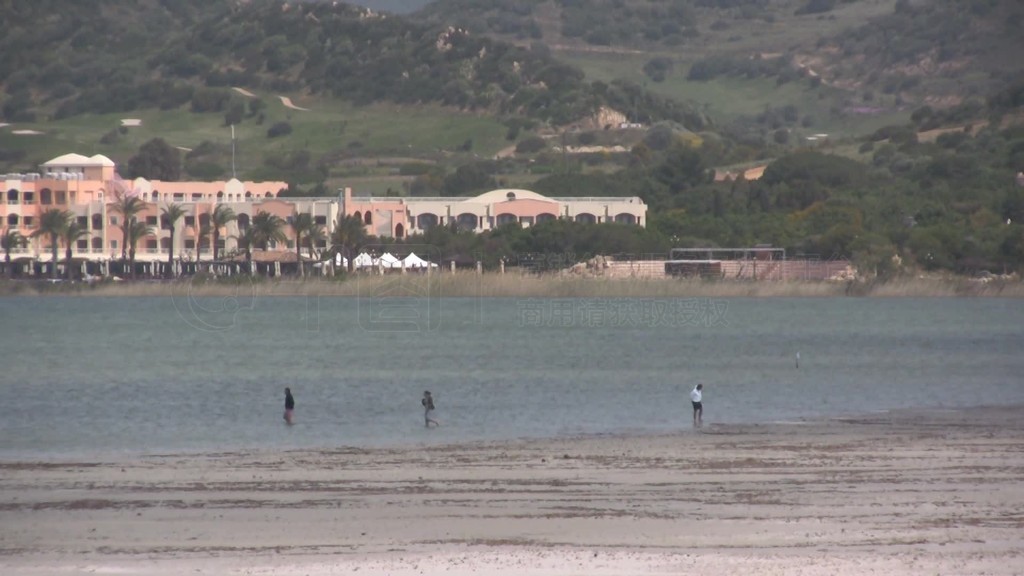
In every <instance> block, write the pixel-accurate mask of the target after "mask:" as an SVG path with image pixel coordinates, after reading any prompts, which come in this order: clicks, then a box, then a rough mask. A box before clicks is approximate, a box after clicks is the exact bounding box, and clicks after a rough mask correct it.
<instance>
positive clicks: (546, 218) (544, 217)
mask: <svg viewBox="0 0 1024 576" xmlns="http://www.w3.org/2000/svg"><path fill="white" fill-rule="evenodd" d="M556 219H557V218H556V217H555V215H554V214H551V213H549V212H542V213H540V214H537V224H540V223H541V222H550V221H552V220H556Z"/></svg>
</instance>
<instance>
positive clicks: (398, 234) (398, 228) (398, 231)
mask: <svg viewBox="0 0 1024 576" xmlns="http://www.w3.org/2000/svg"><path fill="white" fill-rule="evenodd" d="M404 237H405V226H402V224H401V223H399V224H396V225H395V238H404Z"/></svg>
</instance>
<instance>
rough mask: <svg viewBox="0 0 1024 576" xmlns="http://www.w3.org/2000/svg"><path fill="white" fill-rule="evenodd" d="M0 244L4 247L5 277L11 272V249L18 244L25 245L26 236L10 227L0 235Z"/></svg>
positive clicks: (10, 274) (26, 243) (26, 241)
mask: <svg viewBox="0 0 1024 576" xmlns="http://www.w3.org/2000/svg"><path fill="white" fill-rule="evenodd" d="M0 245H2V246H3V249H4V262H5V264H6V266H5V269H6V271H7V278H10V277H11V276H12V274H13V271H12V270H11V250H13V249H15V248H17V247H18V246H27V245H28V238H25V237H24V236H22V235H21V232H18V231H17V230H11V229H10V228H6V229H4V233H3V235H0Z"/></svg>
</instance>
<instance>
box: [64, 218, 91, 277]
mask: <svg viewBox="0 0 1024 576" xmlns="http://www.w3.org/2000/svg"><path fill="white" fill-rule="evenodd" d="M88 234H89V230H88V229H87V228H86V227H85V226H82V225H81V224H79V223H78V221H77V220H73V219H68V223H67V226H65V227H64V229H63V230H62V231H61V234H60V236H61V239H62V240H64V272H65V273H66V274H67V278H68V280H71V276H72V270H71V247H72V246H74V245H75V242H78V239H79V238H81V237H83V236H87V235H88Z"/></svg>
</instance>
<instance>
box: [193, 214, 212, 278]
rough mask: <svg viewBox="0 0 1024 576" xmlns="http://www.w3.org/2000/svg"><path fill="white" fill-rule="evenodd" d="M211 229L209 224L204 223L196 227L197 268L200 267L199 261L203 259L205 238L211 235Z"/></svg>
mask: <svg viewBox="0 0 1024 576" xmlns="http://www.w3.org/2000/svg"><path fill="white" fill-rule="evenodd" d="M211 230H212V228H211V227H210V225H209V224H202V223H200V224H199V227H198V228H195V231H196V267H197V268H196V269H198V266H199V261H200V259H201V256H202V255H203V238H206V237H208V236H209V235H210V232H211Z"/></svg>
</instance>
